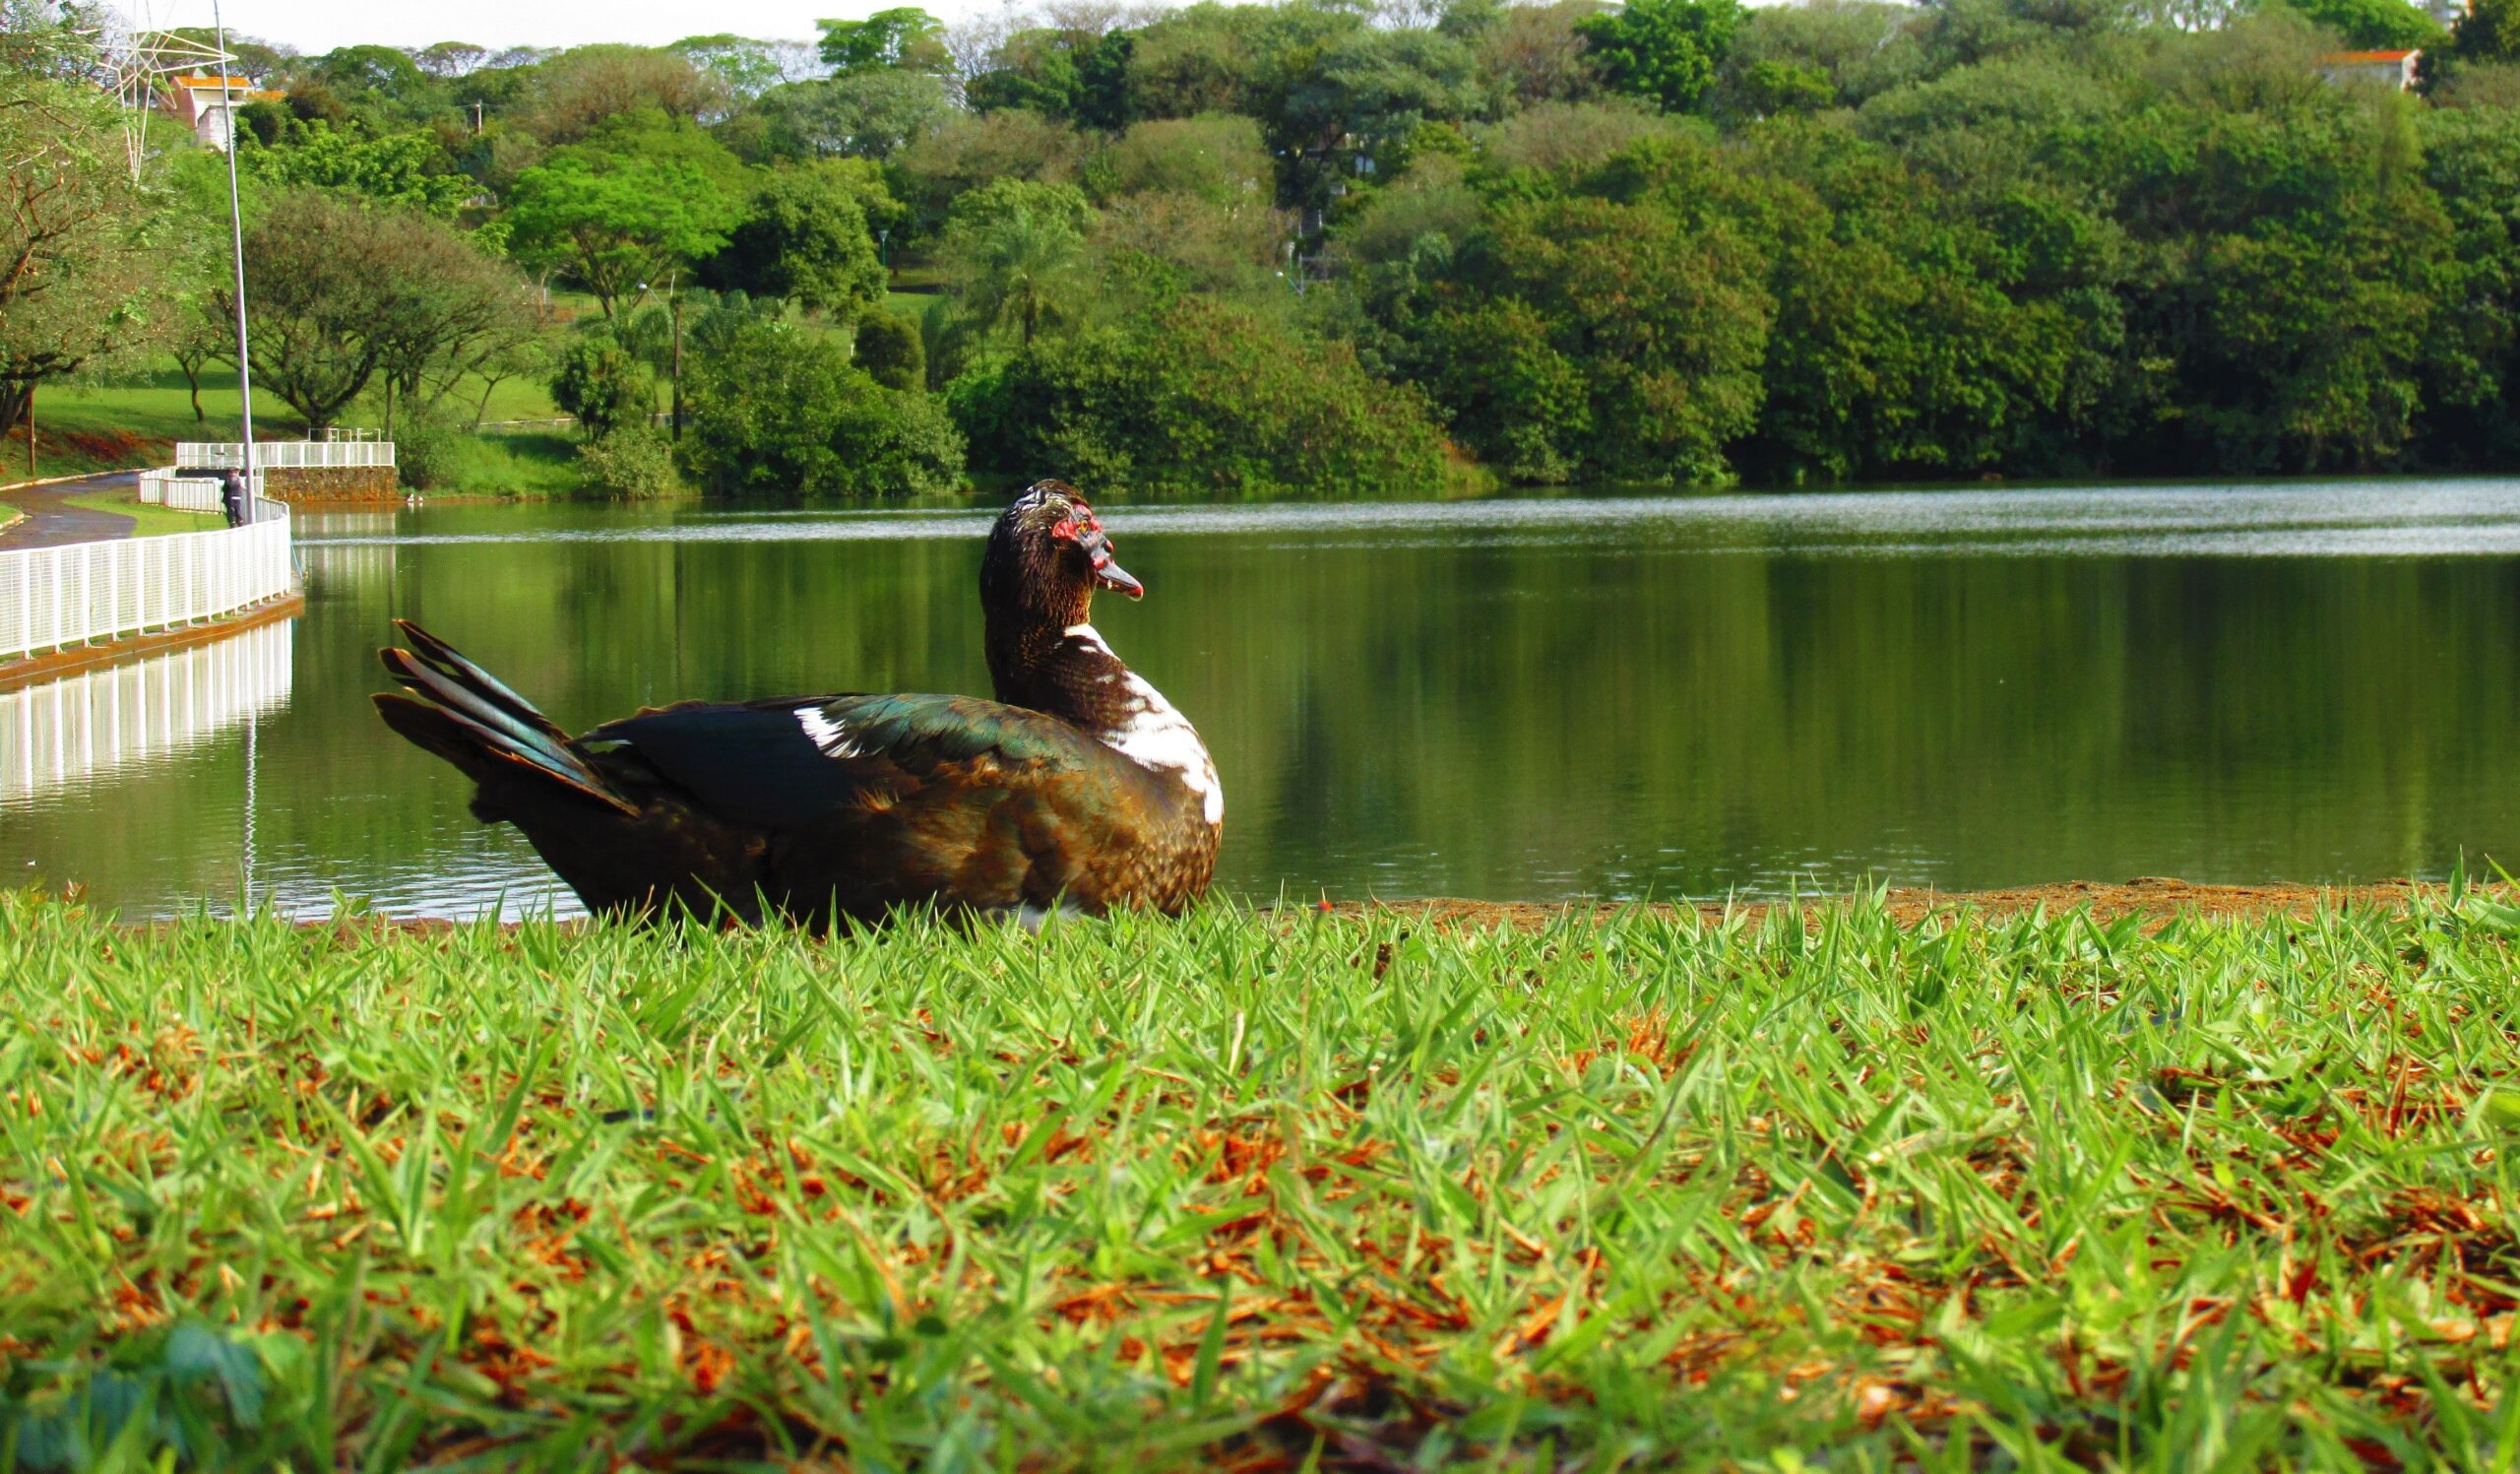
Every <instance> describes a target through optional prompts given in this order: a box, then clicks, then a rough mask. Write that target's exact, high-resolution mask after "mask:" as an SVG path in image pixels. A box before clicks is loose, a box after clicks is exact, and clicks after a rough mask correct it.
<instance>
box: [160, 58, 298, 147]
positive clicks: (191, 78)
mask: <svg viewBox="0 0 2520 1474" xmlns="http://www.w3.org/2000/svg"><path fill="white" fill-rule="evenodd" d="M286 96H288V95H287V94H286V93H276V92H270V91H266V90H264V89H261V88H257V87H255V86H254V83H253V80H252V79H251V78H247V77H235V76H227V77H222V76H220V75H218V74H216V73H207V72H187V73H185V74H183V75H181V76H177V77H169V78H167V79H166V101H165V103H164V107H165V110H166V111H167V112H168V113H169V114H171V115H172V116H173V117H174V118H175V119H176V121H178V122H180V123H182V124H183V125H184V126H185V127H187V128H190V129H191V130H193V137H195V138H197V139H199V140H201V142H202V145H203V146H204V147H205V148H212V149H217V150H219V151H220V152H221V153H222V154H223V153H225V152H226V151H227V145H228V143H229V142H230V141H231V140H233V139H234V138H235V137H236V120H235V119H234V118H231V117H229V116H228V115H227V108H228V103H229V100H230V99H231V98H232V99H233V101H234V103H235V105H236V106H238V107H242V106H244V105H245V104H246V103H248V102H278V101H280V100H282V99H283V98H284V97H286Z"/></svg>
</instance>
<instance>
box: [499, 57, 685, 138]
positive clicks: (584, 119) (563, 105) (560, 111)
mask: <svg viewBox="0 0 2520 1474" xmlns="http://www.w3.org/2000/svg"><path fill="white" fill-rule="evenodd" d="M732 96H733V95H732V94H731V93H729V92H728V90H727V88H726V84H725V82H724V81H723V80H721V79H720V78H719V77H718V76H717V75H716V74H715V73H713V72H710V71H706V70H703V69H702V68H700V67H698V66H696V65H694V64H693V62H692V59H691V58H690V57H688V56H684V55H681V54H678V53H676V52H672V51H654V50H650V49H648V48H646V47H644V46H619V45H598V46H579V47H577V48H576V49H574V50H570V51H566V52H563V53H561V54H560V55H558V56H555V57H553V58H551V59H550V60H548V61H544V62H541V63H540V64H538V65H536V67H535V68H534V72H533V76H532V79H531V81H530V82H529V83H528V85H527V87H526V89H525V96H523V98H522V99H521V101H520V104H519V106H518V107H517V109H516V114H515V119H514V120H515V123H516V126H517V127H518V128H520V129H521V130H523V131H524V132H526V133H530V134H532V135H533V136H534V137H536V138H537V139H539V140H541V141H542V142H543V143H546V144H570V143H576V142H578V141H580V140H582V139H586V138H588V137H591V136H592V135H594V134H595V133H597V132H598V131H599V130H600V129H602V128H603V127H604V126H605V125H606V124H608V123H611V122H613V121H614V120H616V119H620V118H625V117H628V116H631V115H632V114H636V113H640V112H643V111H644V112H654V113H659V114H662V116H664V117H665V118H668V119H675V120H679V121H682V122H686V123H689V122H710V121H715V120H716V119H718V118H720V117H723V116H724V115H725V112H726V109H727V106H728V103H729V101H730V99H731V97H732Z"/></svg>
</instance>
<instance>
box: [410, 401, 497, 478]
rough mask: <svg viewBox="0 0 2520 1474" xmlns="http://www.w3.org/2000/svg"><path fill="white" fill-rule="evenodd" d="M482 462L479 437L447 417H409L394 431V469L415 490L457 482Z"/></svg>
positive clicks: (477, 467) (476, 468)
mask: <svg viewBox="0 0 2520 1474" xmlns="http://www.w3.org/2000/svg"><path fill="white" fill-rule="evenodd" d="M481 461H482V455H481V444H480V437H479V436H477V435H475V434H474V433H473V431H472V430H471V429H470V428H468V427H467V426H465V425H463V424H461V423H459V422H457V421H456V420H453V419H450V418H448V417H444V416H440V415H410V416H406V417H404V420H403V423H402V424H401V425H400V426H399V427H397V428H396V430H395V432H394V466H395V470H396V472H397V473H398V474H399V475H400V476H401V478H402V481H403V484H404V485H406V486H409V487H410V488H411V489H412V490H414V491H438V490H444V489H446V488H448V487H451V486H454V485H457V484H459V483H461V482H462V481H464V480H465V479H466V477H467V476H468V475H470V474H471V473H473V472H474V471H476V470H478V469H479V467H480V464H481Z"/></svg>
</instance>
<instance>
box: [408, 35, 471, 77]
mask: <svg viewBox="0 0 2520 1474" xmlns="http://www.w3.org/2000/svg"><path fill="white" fill-rule="evenodd" d="M489 60H490V48H489V47H487V46H476V45H474V44H473V43H472V42H471V41H439V42H436V43H435V44H433V45H429V46H424V47H422V48H421V49H419V50H417V51H414V52H412V53H411V63H412V65H414V66H416V67H418V68H419V69H420V70H421V71H423V72H425V73H427V74H428V75H429V76H431V77H434V78H436V79H437V80H439V81H440V82H452V81H454V80H455V79H457V78H459V77H465V76H470V75H471V74H473V73H474V72H477V71H479V70H480V69H481V68H482V67H483V66H485V65H487V64H488V62H489Z"/></svg>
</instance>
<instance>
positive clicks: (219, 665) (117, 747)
mask: <svg viewBox="0 0 2520 1474" xmlns="http://www.w3.org/2000/svg"><path fill="white" fill-rule="evenodd" d="M296 623H297V621H296V620H294V619H281V620H276V621H274V622H272V623H270V624H264V625H258V626H256V627H255V628H253V629H249V630H245V631H243V632H242V633H239V634H233V635H229V636H227V637H226V638H224V639H221V640H217V641H214V642H212V643H210V644H206V645H193V646H187V647H186V648H184V649H181V650H175V651H170V652H168V653H166V654H164V655H154V656H148V657H145V658H143V659H140V660H135V661H130V662H127V663H125V664H122V665H118V666H112V667H109V668H106V669H104V670H100V671H88V672H82V673H79V674H76V675H66V676H63V677H62V678H60V679H58V680H48V681H45V682H43V683H41V684H39V685H31V686H24V687H21V688H19V689H17V690H12V691H0V808H5V807H6V806H7V805H8V804H10V803H12V802H18V801H25V800H29V799H33V798H38V797H41V796H42V795H44V794H47V793H50V792H51V791H53V790H56V789H60V788H65V787H68V786H71V785H73V784H77V783H79V782H81V781H83V780H85V779H88V778H90V777H93V776H96V775H100V774H104V773H107V772H110V771H111V770H113V769H115V768H119V767H122V766H124V765H126V764H131V763H137V762H142V761H146V760H148V759H152V758H162V757H165V756H168V755H171V754H173V753H177V752H180V751H182V750H184V749H185V748H188V747H192V746H194V745H197V744H199V743H201V742H204V741H207V740H209V739H210V738H212V737H217V736H218V735H219V734H221V733H222V732H224V731H226V730H228V729H230V728H232V727H234V726H236V725H237V724H238V723H241V722H243V721H245V720H246V719H247V718H249V717H255V716H260V715H263V714H265V713H268V712H272V711H276V710H278V709H279V708H281V707H283V706H285V705H286V704H287V702H288V693H289V681H290V676H291V670H292V657H293V655H294V650H295V646H294V634H293V632H294V629H295V626H296Z"/></svg>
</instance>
